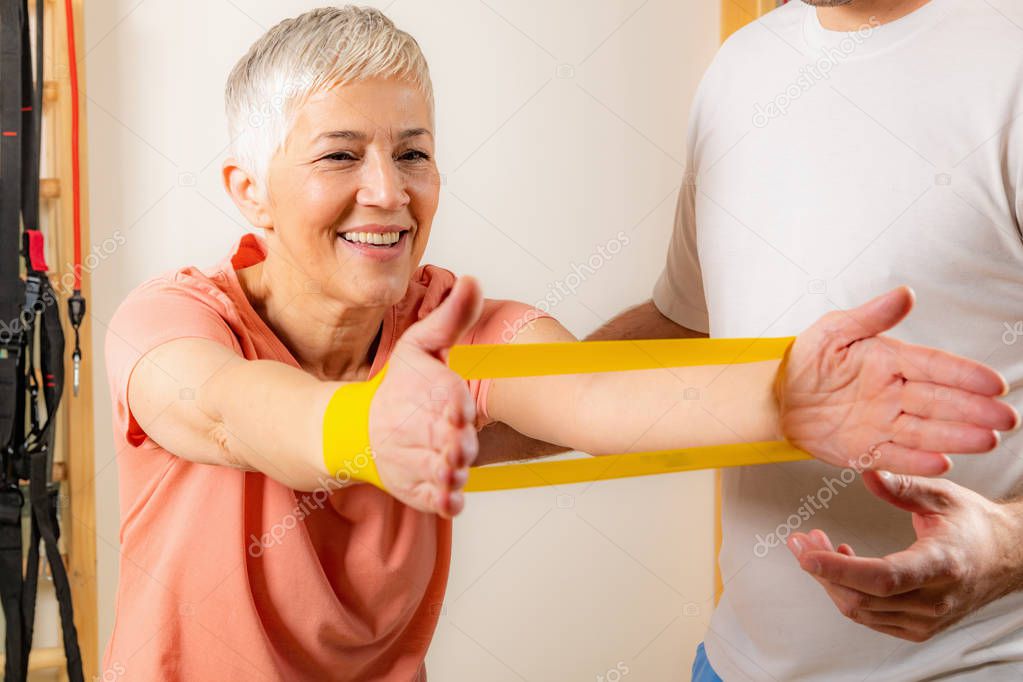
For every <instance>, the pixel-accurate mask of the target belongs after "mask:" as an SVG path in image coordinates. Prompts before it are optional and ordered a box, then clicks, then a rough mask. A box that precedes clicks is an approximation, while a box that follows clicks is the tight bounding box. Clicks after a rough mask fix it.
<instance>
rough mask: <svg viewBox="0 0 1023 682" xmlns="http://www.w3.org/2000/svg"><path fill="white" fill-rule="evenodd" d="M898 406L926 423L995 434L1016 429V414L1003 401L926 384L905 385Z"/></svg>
mask: <svg viewBox="0 0 1023 682" xmlns="http://www.w3.org/2000/svg"><path fill="white" fill-rule="evenodd" d="M901 402H902V405H901V407H902V411H903V412H907V413H909V414H912V415H915V416H917V417H924V418H927V419H937V420H939V421H950V422H963V423H966V424H972V425H974V426H979V427H983V428H987V429H996V430H998V431H1010V430H1012V429H1014V428H1016V427H1017V426H1018V425H1019V413H1017V412H1016V410H1015V408H1014V407H1013V406H1012V405H1010V404H1008V403H1006V402H1004V401H1001V400H996V399H994V398H990V397H987V396H983V395H978V394H976V393H971V392H969V391H965V390H963V389H959V388H953V387H950V386H942V385H940V384H935V383H931V382H928V381H909V382H907V383H906V384H905V385H904V386H903V388H902V400H901Z"/></svg>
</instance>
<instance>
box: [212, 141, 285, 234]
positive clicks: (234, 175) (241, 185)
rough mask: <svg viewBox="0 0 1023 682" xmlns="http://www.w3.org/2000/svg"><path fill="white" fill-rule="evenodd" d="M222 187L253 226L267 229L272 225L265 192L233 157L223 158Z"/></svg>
mask: <svg viewBox="0 0 1023 682" xmlns="http://www.w3.org/2000/svg"><path fill="white" fill-rule="evenodd" d="M222 173H223V177H224V189H226V190H227V193H228V194H229V195H230V196H231V199H232V200H233V201H234V205H235V206H237V207H238V210H239V211H241V212H242V215H243V216H245V219H246V220H248V221H249V223H250V224H251V225H252V226H253V227H261V228H263V229H269V228H272V227H273V220H272V219H271V216H270V210H269V208H270V207H269V204H268V202H267V197H266V192H265V191H263V188H261V187H260V186H259V184H258V183H257V182H256V180H255V179H254V178H253V177H252V175H251V174H250V173H249V172H248V171H247V170H245V169H244V168H243V167H242V166H240V165H239V164H238V160H237V159H234V158H230V157H229V158H227V159H224V166H223V169H222Z"/></svg>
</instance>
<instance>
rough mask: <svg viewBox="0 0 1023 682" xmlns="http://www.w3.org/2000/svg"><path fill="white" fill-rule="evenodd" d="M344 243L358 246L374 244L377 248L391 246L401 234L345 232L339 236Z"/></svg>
mask: <svg viewBox="0 0 1023 682" xmlns="http://www.w3.org/2000/svg"><path fill="white" fill-rule="evenodd" d="M341 236H342V237H344V238H345V240H346V241H350V242H355V243H358V244H376V245H379V246H391V245H393V244H397V243H398V240H399V239H400V238H401V232H383V233H381V232H345V233H344V234H342V235H341Z"/></svg>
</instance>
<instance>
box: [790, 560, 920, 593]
mask: <svg viewBox="0 0 1023 682" xmlns="http://www.w3.org/2000/svg"><path fill="white" fill-rule="evenodd" d="M799 565H800V566H802V568H803V570H805V571H807V572H808V573H810V574H812V575H814V576H817V577H819V578H823V579H824V580H827V581H829V582H833V583H835V584H836V585H842V586H844V587H848V588H850V589H853V590H857V591H859V592H864V593H866V594H870V595H873V596H876V597H890V596H892V595H895V594H902V593H905V592H910V591H912V590H915V589H918V588H920V587H921V586H922V585H923V584H924V583H925V582H927V580H928V579H929V578H930V577H931V573H932V569H931V567H930V566H928V564H927V560H926V558H925V557H923V556H922V555H920V554H919V553H917V552H914V551H913V550H912V549H910V550H904V551H902V552H898V553H896V554H892V555H890V556H888V557H885V558H883V559H877V558H868V557H856V556H846V555H844V554H839V553H838V552H826V551H820V550H812V551H809V552H806V553H804V554H803V555H801V556H800V557H799Z"/></svg>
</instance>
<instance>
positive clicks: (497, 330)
mask: <svg viewBox="0 0 1023 682" xmlns="http://www.w3.org/2000/svg"><path fill="white" fill-rule="evenodd" d="M542 317H547V318H550V317H551V316H550V315H548V314H547V313H545V312H543V311H541V310H539V309H537V308H535V307H533V306H531V305H526V304H525V303H519V302H518V301H505V300H495V299H487V300H485V301H484V303H483V312H482V314H481V315H480V319H479V321H478V322H477V323H476V325H475V326H474V327H473V328H472V329H471V330H470V332H469V335H468V343H470V344H473V345H475V344H484V343H511V341H512V340H513V339H514V338H515V336H516V335H517V334H518V333H519V331H520V330H521V329H522V328H523V327H525V326H526V325H528V324H529V323H530V322H532V321H534V320H538V319H540V318H542ZM552 319H553V318H552ZM490 382H491V380H490V379H473V380H470V381H469V392H470V393H471V394H472V397H473V399H474V400H475V401H476V428H477V429H481V428H483V427H484V426H486V425H487V424H489V423H491V422H492V421H493V419H491V417H490V415H489V414H488V413H487V395H488V393H489V392H490Z"/></svg>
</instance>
